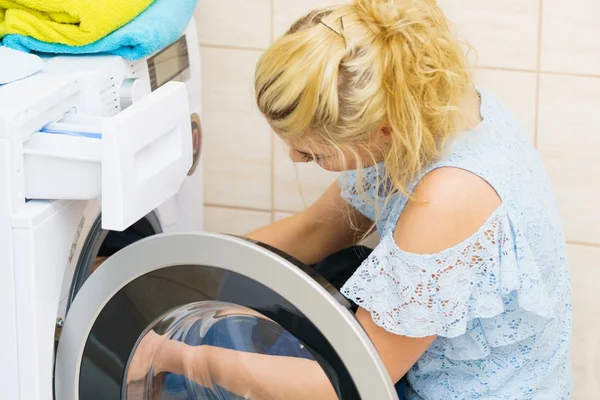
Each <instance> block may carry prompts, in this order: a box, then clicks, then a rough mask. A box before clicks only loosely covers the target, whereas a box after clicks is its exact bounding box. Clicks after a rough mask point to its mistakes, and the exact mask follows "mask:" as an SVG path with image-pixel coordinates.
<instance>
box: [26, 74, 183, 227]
mask: <svg viewBox="0 0 600 400" xmlns="http://www.w3.org/2000/svg"><path fill="white" fill-rule="evenodd" d="M190 129H191V128H190V124H189V104H188V96H187V91H186V88H185V84H183V83H179V82H169V83H167V84H166V85H164V86H162V87H161V88H159V89H158V90H156V91H155V92H152V93H151V94H149V95H147V96H145V97H143V98H142V99H140V100H139V101H137V102H135V103H133V105H131V106H130V107H128V108H127V109H125V110H124V111H122V112H120V113H119V114H117V115H115V116H114V117H111V118H98V117H88V116H84V115H77V114H68V115H66V116H65V117H64V118H63V119H61V120H60V121H58V122H56V123H52V124H49V125H47V126H46V127H44V129H42V130H40V131H39V132H36V133H34V134H33V135H32V136H31V138H30V139H29V140H28V141H27V142H25V143H24V145H23V158H24V159H23V169H24V180H25V197H26V198H29V199H67V200H88V199H95V198H98V197H101V198H102V227H103V228H104V229H110V230H123V229H126V228H127V227H129V226H130V225H131V224H133V223H134V222H135V221H137V220H139V219H140V218H142V217H143V216H144V215H146V214H147V213H149V212H150V211H152V210H153V209H155V208H156V207H158V206H159V205H161V204H162V203H163V202H164V201H166V200H167V199H169V198H170V197H171V196H173V195H175V194H176V193H177V191H178V190H179V187H180V185H181V183H182V182H183V180H184V179H185V176H186V174H187V172H188V170H189V169H190V167H191V165H192V134H191V132H190Z"/></svg>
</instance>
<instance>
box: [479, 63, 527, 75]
mask: <svg viewBox="0 0 600 400" xmlns="http://www.w3.org/2000/svg"><path fill="white" fill-rule="evenodd" d="M475 68H476V69H483V70H494V71H507V72H526V73H529V74H535V73H536V72H537V71H536V70H535V69H526V68H510V67H492V66H489V65H478V66H476V67H475Z"/></svg>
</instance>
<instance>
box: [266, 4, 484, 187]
mask: <svg viewBox="0 0 600 400" xmlns="http://www.w3.org/2000/svg"><path fill="white" fill-rule="evenodd" d="M255 89H256V99H257V103H258V107H259V109H260V111H261V112H262V113H263V114H264V115H265V117H266V118H267V120H268V121H269V123H270V124H271V126H272V127H273V128H274V129H275V130H276V132H277V133H278V134H279V135H280V136H281V137H282V138H283V139H284V140H286V141H290V142H293V141H295V140H301V139H303V138H305V137H306V136H308V135H309V134H310V135H311V136H314V135H315V134H316V135H317V136H318V138H319V139H320V140H322V141H323V142H324V143H327V144H329V145H332V146H334V147H335V148H337V149H338V150H342V149H348V150H350V151H353V152H354V154H357V149H360V148H367V144H368V143H369V139H370V138H371V137H372V135H373V134H374V133H375V132H377V131H378V130H379V129H381V128H382V127H387V128H388V129H389V132H390V141H391V146H390V150H389V151H388V152H387V153H386V154H384V156H383V157H384V165H385V168H384V169H383V173H384V176H383V178H384V179H383V181H386V182H390V183H391V184H392V187H393V188H392V191H395V192H402V193H405V194H408V192H409V189H410V185H411V184H412V183H413V182H414V180H415V179H416V178H418V176H419V175H420V174H421V173H422V171H423V169H424V167H425V166H426V165H427V164H428V163H430V162H432V161H433V160H435V159H436V158H438V157H439V156H440V154H441V150H442V148H443V145H444V143H445V141H446V139H448V137H450V135H452V134H454V133H457V132H459V131H461V130H462V129H464V126H465V115H464V114H465V113H464V112H463V109H464V107H463V106H464V104H465V101H466V99H467V98H468V95H469V93H470V91H471V90H472V85H471V79H470V74H469V70H468V62H467V57H466V55H465V52H464V50H463V47H462V45H461V42H460V41H459V39H458V38H457V37H456V36H455V35H454V34H453V33H451V31H450V28H449V26H448V23H447V21H446V18H445V16H444V14H443V12H442V11H441V9H440V8H439V7H438V6H437V4H436V2H435V0H355V1H354V2H353V3H352V4H349V5H343V6H338V7H330V8H325V9H321V10H315V11H312V12H310V13H309V14H308V15H306V16H304V17H302V18H301V19H300V20H298V21H297V22H296V23H294V24H293V25H292V27H291V28H290V30H289V31H288V32H287V33H285V34H284V35H283V37H281V38H280V39H278V40H277V41H275V42H274V43H273V44H272V45H271V46H270V47H269V48H268V49H267V50H266V51H265V53H264V54H263V55H262V57H261V58H260V60H259V62H258V65H257V68H256V80H255Z"/></svg>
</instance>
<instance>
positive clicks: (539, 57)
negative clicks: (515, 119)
mask: <svg viewBox="0 0 600 400" xmlns="http://www.w3.org/2000/svg"><path fill="white" fill-rule="evenodd" d="M543 17H544V0H539V7H538V40H537V58H536V69H537V73H536V75H535V108H534V113H535V120H534V126H533V144H534V146H535V147H536V148H537V146H538V137H539V124H540V81H541V79H540V77H541V73H540V71H541V69H542V34H543V19H544V18H543Z"/></svg>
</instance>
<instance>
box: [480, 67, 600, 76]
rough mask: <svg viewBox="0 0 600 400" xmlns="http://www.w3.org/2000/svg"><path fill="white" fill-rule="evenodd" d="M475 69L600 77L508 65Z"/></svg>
mask: <svg viewBox="0 0 600 400" xmlns="http://www.w3.org/2000/svg"><path fill="white" fill-rule="evenodd" d="M476 69H482V70H485V71H506V72H524V73H528V74H536V73H538V72H539V73H540V74H542V75H557V76H572V77H576V78H594V79H600V74H598V75H594V74H582V73H578V72H560V71H543V70H540V71H537V70H535V69H525V68H510V67H492V66H489V65H478V66H477V67H476Z"/></svg>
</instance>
